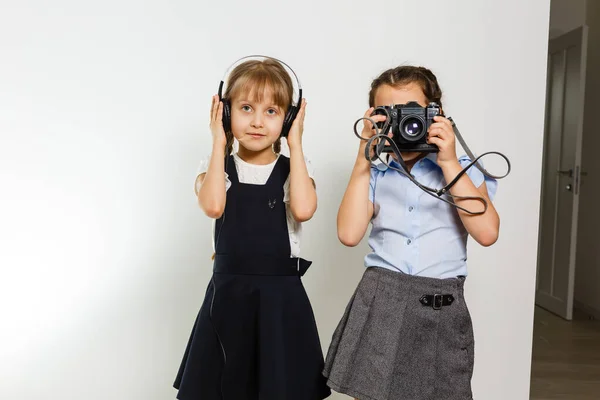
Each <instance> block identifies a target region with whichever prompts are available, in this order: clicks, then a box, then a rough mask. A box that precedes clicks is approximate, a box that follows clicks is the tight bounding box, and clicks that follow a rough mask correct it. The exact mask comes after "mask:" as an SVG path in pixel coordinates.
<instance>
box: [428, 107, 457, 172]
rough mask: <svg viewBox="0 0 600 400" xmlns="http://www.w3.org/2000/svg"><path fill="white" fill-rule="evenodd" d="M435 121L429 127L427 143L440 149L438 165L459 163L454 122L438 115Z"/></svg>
mask: <svg viewBox="0 0 600 400" xmlns="http://www.w3.org/2000/svg"><path fill="white" fill-rule="evenodd" d="M433 120H434V121H435V122H434V123H433V124H431V126H430V127H429V132H428V135H427V143H430V144H435V145H436V146H437V147H438V148H439V149H440V151H439V153H438V156H437V161H438V164H440V166H441V164H447V163H452V162H458V158H457V157H456V137H455V135H454V129H453V128H452V122H450V120H449V119H447V118H445V117H442V116H439V115H436V116H435V117H433Z"/></svg>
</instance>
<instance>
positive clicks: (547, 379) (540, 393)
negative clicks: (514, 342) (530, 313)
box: [530, 307, 600, 400]
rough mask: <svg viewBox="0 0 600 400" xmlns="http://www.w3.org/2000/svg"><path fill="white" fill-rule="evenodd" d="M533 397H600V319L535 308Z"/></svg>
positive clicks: (534, 399) (594, 399) (566, 399)
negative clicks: (562, 315) (568, 316)
mask: <svg viewBox="0 0 600 400" xmlns="http://www.w3.org/2000/svg"><path fill="white" fill-rule="evenodd" d="M530 399H531V400H550V399H564V400H599V399H600V321H597V320H596V321H594V320H590V319H589V318H588V317H587V316H586V315H583V314H582V313H579V312H575V316H574V318H573V321H566V320H564V319H562V318H560V317H557V316H555V315H554V314H552V313H550V312H548V311H546V310H544V309H542V308H539V307H536V310H535V318H534V330H533V362H532V368H531V397H530Z"/></svg>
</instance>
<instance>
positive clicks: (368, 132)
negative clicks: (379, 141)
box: [360, 107, 392, 139]
mask: <svg viewBox="0 0 600 400" xmlns="http://www.w3.org/2000/svg"><path fill="white" fill-rule="evenodd" d="M374 111H375V107H371V108H369V109H368V110H367V111H366V112H365V115H363V118H371V119H372V120H373V121H375V122H385V120H386V119H387V116H386V115H381V114H377V115H373V112H374ZM363 122H364V125H363V130H362V132H361V133H360V136H361V137H362V138H363V139H370V138H372V137H373V136H375V135H376V134H377V130H376V129H375V127H374V126H373V124H372V123H371V121H369V120H367V119H364V120H363ZM388 136H389V137H392V133H391V130H390V132H389V133H388Z"/></svg>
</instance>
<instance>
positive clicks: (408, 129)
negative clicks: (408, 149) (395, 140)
mask: <svg viewBox="0 0 600 400" xmlns="http://www.w3.org/2000/svg"><path fill="white" fill-rule="evenodd" d="M402 133H403V136H404V137H405V138H406V139H408V140H415V138H417V137H418V136H420V135H421V134H422V133H423V121H421V120H420V119H419V118H415V117H411V118H407V119H406V120H404V121H403V122H402Z"/></svg>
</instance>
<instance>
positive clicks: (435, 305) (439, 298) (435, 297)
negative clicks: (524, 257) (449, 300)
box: [431, 293, 444, 310]
mask: <svg viewBox="0 0 600 400" xmlns="http://www.w3.org/2000/svg"><path fill="white" fill-rule="evenodd" d="M443 301H444V296H443V295H442V294H440V293H436V294H434V295H433V302H432V304H431V307H433V309H434V310H441V309H442V303H443ZM438 303H439V304H438Z"/></svg>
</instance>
